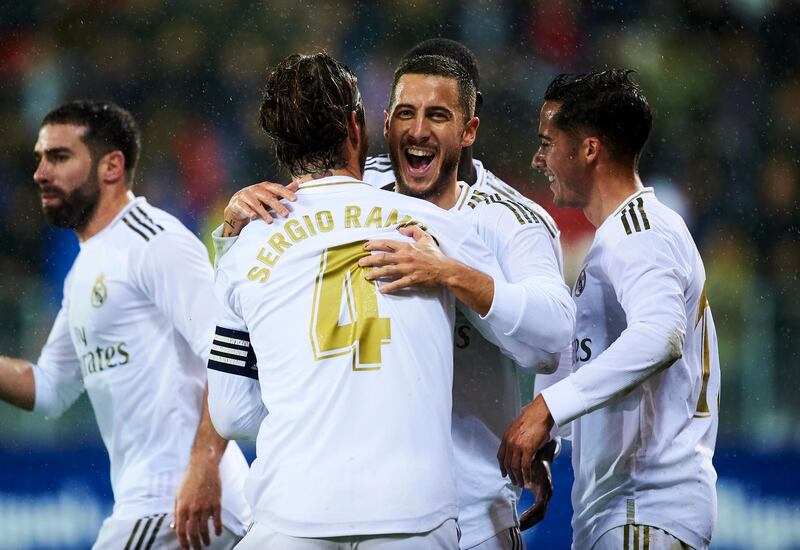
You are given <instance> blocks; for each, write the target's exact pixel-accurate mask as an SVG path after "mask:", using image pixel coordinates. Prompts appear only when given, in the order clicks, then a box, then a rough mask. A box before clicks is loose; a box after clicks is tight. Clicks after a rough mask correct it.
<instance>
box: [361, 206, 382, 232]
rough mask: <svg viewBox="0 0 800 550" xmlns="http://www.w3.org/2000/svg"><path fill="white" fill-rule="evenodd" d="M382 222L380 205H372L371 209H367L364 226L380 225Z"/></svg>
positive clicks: (378, 226)
mask: <svg viewBox="0 0 800 550" xmlns="http://www.w3.org/2000/svg"><path fill="white" fill-rule="evenodd" d="M382 224H383V210H382V209H381V207H380V206H376V207H374V208H373V209H372V210H370V211H369V214H368V215H367V223H365V224H364V227H377V228H379V229H380V227H381V226H382Z"/></svg>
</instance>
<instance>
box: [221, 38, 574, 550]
mask: <svg viewBox="0 0 800 550" xmlns="http://www.w3.org/2000/svg"><path fill="white" fill-rule="evenodd" d="M431 54H436V55H434V57H431ZM441 57H445V58H446V59H447V60H450V61H451V62H456V63H457V66H458V67H460V70H454V69H452V68H450V66H449V65H448V64H447V63H445V64H442V63H441ZM461 71H463V72H466V73H467V75H468V77H469V80H470V81H471V84H470V86H465V87H462V86H461V85H460V84H459V73H460V72H461ZM478 80H479V76H478V68H477V62H476V60H475V57H474V55H473V54H472V52H470V51H469V50H468V49H467V48H465V47H464V46H463V45H461V44H459V43H457V42H454V41H452V40H446V39H432V40H427V41H425V42H422V43H421V44H419V45H418V46H417V47H415V48H414V49H412V50H411V51H410V52H409V53H408V54H406V56H405V57H404V60H403V62H401V64H400V66H399V67H398V69H397V72H396V74H395V80H394V84H393V87H392V96H391V100H390V102H391V106H390V108H389V111H387V114H386V124H385V128H384V135H385V137H386V139H387V141H388V145H389V149H390V151H392V153H391V161H390V160H389V157H387V156H384V157H372V158H371V159H370V160H368V161H367V168H366V170H365V173H364V179H365V181H366V182H367V183H369V184H371V185H373V186H375V187H381V188H384V189H391V190H394V189H395V182H396V181H397V182H398V185H397V190H398V191H399V192H401V193H403V194H407V195H412V196H417V197H419V198H424V199H426V200H429V201H430V202H433V203H434V204H437V205H438V206H440V207H442V208H445V209H451V210H453V211H454V212H455V213H457V214H458V215H460V216H463V217H464V221H465V223H468V224H470V225H472V226H474V227H475V228H476V230H477V231H478V233H479V235H480V236H481V238H482V240H483V241H484V242H485V243H486V244H487V245H488V246H489V247H490V248H492V250H493V251H494V252H495V255H496V257H497V259H498V261H499V263H500V265H501V267H502V269H503V272H504V274H505V275H506V277H507V278H508V280H509V281H510V282H511V283H512V284H511V285H509V286H508V290H506V291H505V292H501V293H500V294H497V295H496V297H497V298H499V299H497V300H496V301H495V303H494V304H492V305H491V308H490V307H489V306H488V305H486V304H484V306H485V309H484V310H480V309H478V310H474V309H472V308H468V307H461V308H459V310H458V313H457V322H456V330H455V348H454V354H455V365H456V369H455V373H454V390H453V407H454V411H453V440H454V445H455V459H456V466H457V472H458V476H457V489H458V503H459V527H460V528H461V531H462V537H461V541H460V543H461V547H462V548H480V549H483V550H490V549H494V548H516V547H519V546H521V544H522V542H521V536H520V533H519V528H518V525H519V520H518V518H517V514H516V502H517V499H518V496H519V491H518V490H517V489H515V487H514V486H513V484H512V483H510V482H509V480H507V479H504V478H503V477H502V476H501V474H500V471H499V470H498V468H497V463H496V458H495V456H496V452H497V447H498V445H499V444H500V437H501V435H502V432H503V430H504V429H505V427H506V426H507V425H508V424H509V423H510V422H511V421H512V420H513V419H514V417H515V416H516V415H517V414H518V413H519V410H520V397H519V383H518V380H517V375H518V373H517V368H518V365H517V363H520V364H521V365H522V366H524V367H534V368H536V370H538V371H539V372H549V371H551V370H552V369H554V368H555V366H556V363H557V361H558V357H559V355H558V351H559V350H561V349H562V348H564V347H567V346H568V345H569V342H570V340H571V338H572V330H573V326H574V315H575V314H574V304H573V303H572V300H571V299H570V296H569V290H568V288H567V287H566V285H565V284H564V282H563V276H562V267H561V264H562V261H561V247H560V243H559V240H558V230H557V228H556V227H555V224H554V222H553V221H552V219H551V218H550V216H549V215H548V214H547V213H546V212H545V211H544V210H543V209H542V208H541V207H540V206H539V205H537V204H535V203H533V202H532V201H530V200H528V199H527V198H525V197H523V196H522V195H521V194H519V193H518V192H517V191H516V190H514V189H513V188H512V187H510V186H508V185H507V184H505V183H504V182H502V181H501V180H499V179H498V178H496V177H495V176H494V175H493V174H491V173H490V172H489V171H487V170H486V169H485V168H484V167H483V165H482V164H481V163H480V162H479V161H473V160H472V156H471V146H468V147H461V144H460V142H459V134H458V132H459V131H460V130H461V128H462V127H463V124H464V123H465V122H466V121H473V120H474V121H475V122H471V123H473V124H474V123H476V122H477V120H478V119H477V118H476V117H475V116H474V115H475V114H476V113H477V111H478V109H479V108H480V106H481V103H482V97H481V95H480V93H479V92H478V91H477V84H478ZM462 118H463V120H462ZM409 150H411V153H409ZM415 157H416V158H415ZM459 157H460V160H459ZM465 163H466V164H465ZM413 165H417V166H413ZM463 166H467V169H466V170H463V172H465V174H464V177H465V178H470V177H471V179H472V181H473V182H474V185H472V186H468V185H466V184H463V183H459V182H458V179H457V169H458V171H459V173H460V172H462V167H463ZM420 167H422V171H421V172H422V173H420V170H419V168H420ZM470 172H471V176H470ZM412 173H413V174H412ZM395 174H397V175H396V176H395ZM268 192H275V193H276V194H278V193H280V195H279V196H282V197H285V198H288V199H290V200H291V199H293V198H294V197H293V196H292V193H291V192H289V191H287V190H286V189H283V190H281V189H280V188H278V187H277V186H276V185H275V184H266V185H265V184H257V185H255V186H251V187H250V188H246V189H244V190H242V191H240V192H238V193H237V194H236V195H235V196H234V198H233V199H232V200H231V203H230V205H229V214H230V215H229V218H233V219H235V220H238V219H245V220H246V219H247V218H248V217H250V216H253V215H258V216H260V217H262V218H266V215H265V212H264V208H265V206H269V207H272V208H273V212H278V214H285V213H286V212H287V211H286V210H283V211H282V210H281V209H285V206H283V205H281V204H279V203H276V201H275V200H274V198H271V199H272V200H271V201H269V199H270V197H268V196H267V193H268ZM261 202H263V203H264V204H263V205H262V204H259V203H261ZM255 207H259V208H261V211H260V212H259V211H256V208H255ZM223 246H224V245H223ZM390 246H392V247H393V248H395V249H397V250H405V251H409V250H410V249H409V248H408V245H406V244H399V243H391V245H390ZM376 250H377V249H376ZM414 252H415V254H416V253H418V251H414ZM379 258H382V259H379ZM439 260H440V258H437V257H430V258H425V257H419V256H418V257H416V258H415V260H414V263H403V262H399V261H398V258H397V257H396V256H391V255H390V256H383V257H378V256H375V257H373V258H370V259H365V260H363V262H369V263H370V265H375V266H378V265H379V264H380V262H382V261H388V262H390V263H392V264H393V266H392V267H391V268H389V269H391V270H406V271H407V274H409V275H411V276H413V277H415V278H417V279H416V281H417V284H419V282H420V280H421V279H419V277H425V274H426V273H436V272H438V269H439V266H438V265H437V263H438V261H439ZM425 282H426V284H429V283H430V280H428V279H426V281H425ZM384 288H386V287H384ZM504 290H505V289H504ZM512 304H513V305H512ZM489 309H491V311H490V313H489V314H488V315H485V313H486V311H488V310H489ZM476 313H478V314H484V315H485V317H484V318H481V317H480V316H479V315H476ZM492 329H494V333H495V334H500V335H501V338H500V339H498V338H492V337H491V336H489V337H485V336H484V333H487V332H488V333H489V334H490V335H491V333H492ZM520 348H522V349H520ZM515 359H516V361H514V360H515ZM554 450H555V447H554V446H550V447H548V448H547V449H544V450H543V452H542V454H540V456H539V458H540V465H541V466H542V467H541V468H540V469H539V470H537V477H536V480H535V483H533V489H534V491H535V492H536V494H537V507H536V509H535V510H534V512H533V515H532V516H531V522H533V521H534V520H533V518H534V517H536V516H537V515H541V514H542V513H543V511H544V508H545V507H546V504H547V500H548V499H549V495H550V482H549V475H548V474H547V470H546V468H547V462H548V461H549V460H550V459H551V458H552V455H553V452H554Z"/></svg>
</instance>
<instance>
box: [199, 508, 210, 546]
mask: <svg viewBox="0 0 800 550" xmlns="http://www.w3.org/2000/svg"><path fill="white" fill-rule="evenodd" d="M210 519H211V518H210V517H209V515H208V513H207V512H201V513H200V515H199V517H198V520H197V527H198V531H199V532H200V539H201V540H202V541H203V544H205V545H206V546H211V533H210V532H209V530H208V521H209V520H210Z"/></svg>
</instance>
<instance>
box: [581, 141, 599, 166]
mask: <svg viewBox="0 0 800 550" xmlns="http://www.w3.org/2000/svg"><path fill="white" fill-rule="evenodd" d="M602 149H603V144H602V143H601V142H600V140H599V139H597V138H596V137H587V138H586V139H584V140H583V156H584V158H585V159H586V162H587V163H589V164H592V163H595V162H597V161H598V160H599V159H600V152H601V151H602Z"/></svg>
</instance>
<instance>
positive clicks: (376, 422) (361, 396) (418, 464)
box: [218, 177, 499, 536]
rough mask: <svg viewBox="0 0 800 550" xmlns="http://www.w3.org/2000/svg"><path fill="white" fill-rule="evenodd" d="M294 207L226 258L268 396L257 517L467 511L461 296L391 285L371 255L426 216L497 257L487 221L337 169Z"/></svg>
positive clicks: (346, 519) (308, 519)
mask: <svg viewBox="0 0 800 550" xmlns="http://www.w3.org/2000/svg"><path fill="white" fill-rule="evenodd" d="M298 195H299V200H298V202H297V203H295V204H294V205H293V213H292V215H291V216H290V218H289V219H288V220H279V221H278V222H276V223H275V224H273V225H267V224H264V223H262V222H253V223H251V224H250V225H248V226H247V227H246V228H245V230H244V231H243V232H242V234H241V236H240V237H239V240H238V241H237V242H236V244H235V245H234V246H233V247H232V248H231V249H230V251H229V252H228V253H227V254H226V255H225V256H224V257H223V259H222V260H221V262H220V265H219V269H218V277H224V278H225V280H224V281H223V282H224V283H227V285H224V286H225V287H226V288H228V289H229V290H228V295H226V296H225V297H224V300H225V301H226V303H227V304H228V305H229V307H230V308H231V309H233V310H234V312H235V313H236V314H237V315H238V316H240V317H241V319H242V320H243V321H244V322H245V324H246V325H247V329H248V331H249V333H250V341H251V344H252V346H253V349H254V351H255V355H256V358H257V360H258V376H259V381H260V385H261V391H262V398H263V401H264V403H265V405H266V408H267V409H268V411H269V414H268V416H267V417H266V419H265V420H264V421H263V423H262V426H261V429H260V431H259V434H258V443H257V446H258V457H259V458H258V459H257V460H256V462H255V463H254V465H253V471H252V475H251V481H254V483H251V485H250V487H249V489H248V490H249V491H250V494H251V502H254V503H255V508H256V509H255V516H256V520H257V521H263V522H265V523H267V524H269V525H271V526H272V527H273V528H275V529H276V530H279V531H280V532H283V533H286V534H290V535H295V536H344V535H350V534H372V533H412V532H422V531H427V530H430V529H432V528H434V527H436V526H437V525H439V524H441V523H442V522H443V521H444V520H446V519H448V518H454V517H455V516H456V507H455V495H454V482H453V477H452V472H451V467H452V443H451V439H450V414H451V387H452V331H453V315H454V303H453V298H452V297H451V296H450V295H449V294H448V293H447V292H445V291H444V290H442V289H435V290H416V289H415V290H414V291H413V292H403V293H401V294H398V295H394V296H389V295H383V294H381V293H380V292H379V291H378V287H377V286H376V285H375V284H373V283H371V282H369V281H367V280H366V279H365V278H364V275H365V273H366V272H365V270H364V269H362V268H359V267H358V264H357V262H358V260H359V258H361V257H363V256H365V255H367V254H369V253H368V252H366V251H365V250H364V248H363V244H364V242H365V241H366V240H369V239H372V238H387V239H395V240H397V239H402V236H401V235H400V234H399V233H397V231H396V229H397V227H398V226H399V225H404V224H410V223H418V224H420V225H421V226H423V227H425V228H427V229H428V230H429V232H430V233H431V234H432V235H433V236H434V237H435V238H436V239H437V242H438V243H439V245H440V246H441V248H442V250H443V251H444V253H445V254H447V255H449V256H452V257H455V258H457V259H459V260H461V261H465V262H466V263H469V264H472V265H476V267H478V268H480V269H481V270H483V271H488V272H492V271H493V270H494V271H498V272H499V269H498V268H497V267H496V263H495V262H494V260H493V259H491V254H490V253H489V251H488V250H487V249H485V248H484V247H483V246H482V245H481V244H480V242H479V240H478V237H477V234H475V233H474V231H471V230H468V231H465V230H464V227H463V225H459V223H458V221H457V219H456V218H455V217H451V215H450V214H448V213H447V212H446V211H443V210H441V209H438V208H437V207H435V206H433V205H431V204H428V203H426V202H424V201H419V200H417V199H412V198H409V197H405V196H402V195H398V194H395V193H387V192H384V191H380V190H377V189H373V188H370V187H369V186H368V185H365V184H364V183H362V182H355V181H352V180H349V179H347V178H341V177H333V178H324V179H321V180H316V181H314V182H311V183H309V184H305V185H304V186H302V187H301V189H300V190H299V191H298Z"/></svg>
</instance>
